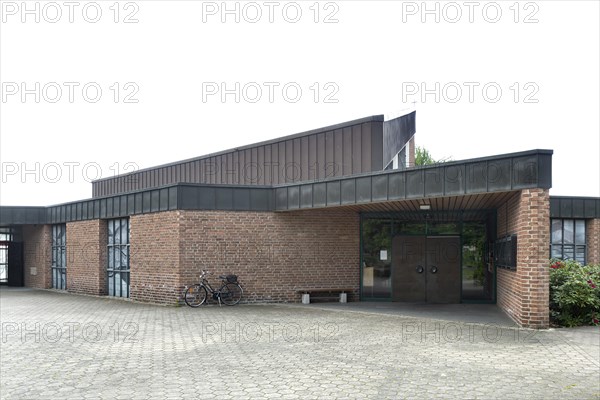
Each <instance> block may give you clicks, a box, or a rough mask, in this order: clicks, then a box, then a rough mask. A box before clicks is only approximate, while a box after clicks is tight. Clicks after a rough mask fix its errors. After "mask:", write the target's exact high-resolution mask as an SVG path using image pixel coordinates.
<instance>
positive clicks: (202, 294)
mask: <svg viewBox="0 0 600 400" xmlns="http://www.w3.org/2000/svg"><path fill="white" fill-rule="evenodd" d="M207 296H208V293H207V292H206V288H205V287H204V286H202V285H193V286H190V287H189V288H187V290H186V291H185V296H184V298H183V300H184V301H185V304H187V305H188V306H190V307H200V306H201V305H202V304H204V302H205V301H206V297H207Z"/></svg>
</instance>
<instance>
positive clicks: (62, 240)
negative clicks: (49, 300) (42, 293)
mask: <svg viewBox="0 0 600 400" xmlns="http://www.w3.org/2000/svg"><path fill="white" fill-rule="evenodd" d="M66 249H67V226H66V225H65V224H59V225H52V265H51V269H52V288H53V289H60V290H65V289H66V288H67V252H66Z"/></svg>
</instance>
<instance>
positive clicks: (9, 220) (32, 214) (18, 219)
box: [0, 206, 50, 225]
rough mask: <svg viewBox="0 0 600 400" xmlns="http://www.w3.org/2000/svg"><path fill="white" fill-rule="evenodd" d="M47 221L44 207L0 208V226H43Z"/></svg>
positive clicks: (47, 217) (48, 217)
mask: <svg viewBox="0 0 600 400" xmlns="http://www.w3.org/2000/svg"><path fill="white" fill-rule="evenodd" d="M49 219H50V216H49V215H48V212H47V211H46V208H45V207H18V206H2V207H0V225H25V224H44V223H47V221H48V220H49Z"/></svg>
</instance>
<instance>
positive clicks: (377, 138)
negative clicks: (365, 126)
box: [370, 121, 385, 171]
mask: <svg viewBox="0 0 600 400" xmlns="http://www.w3.org/2000/svg"><path fill="white" fill-rule="evenodd" d="M370 128H371V171H381V170H383V168H384V167H385V165H383V121H372V122H370Z"/></svg>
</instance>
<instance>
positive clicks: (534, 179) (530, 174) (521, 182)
mask: <svg viewBox="0 0 600 400" xmlns="http://www.w3.org/2000/svg"><path fill="white" fill-rule="evenodd" d="M538 171H539V165H538V156H537V155H531V156H525V157H515V158H513V173H512V179H513V183H512V187H513V189H526V188H531V187H537V186H538V179H539V175H538Z"/></svg>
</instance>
